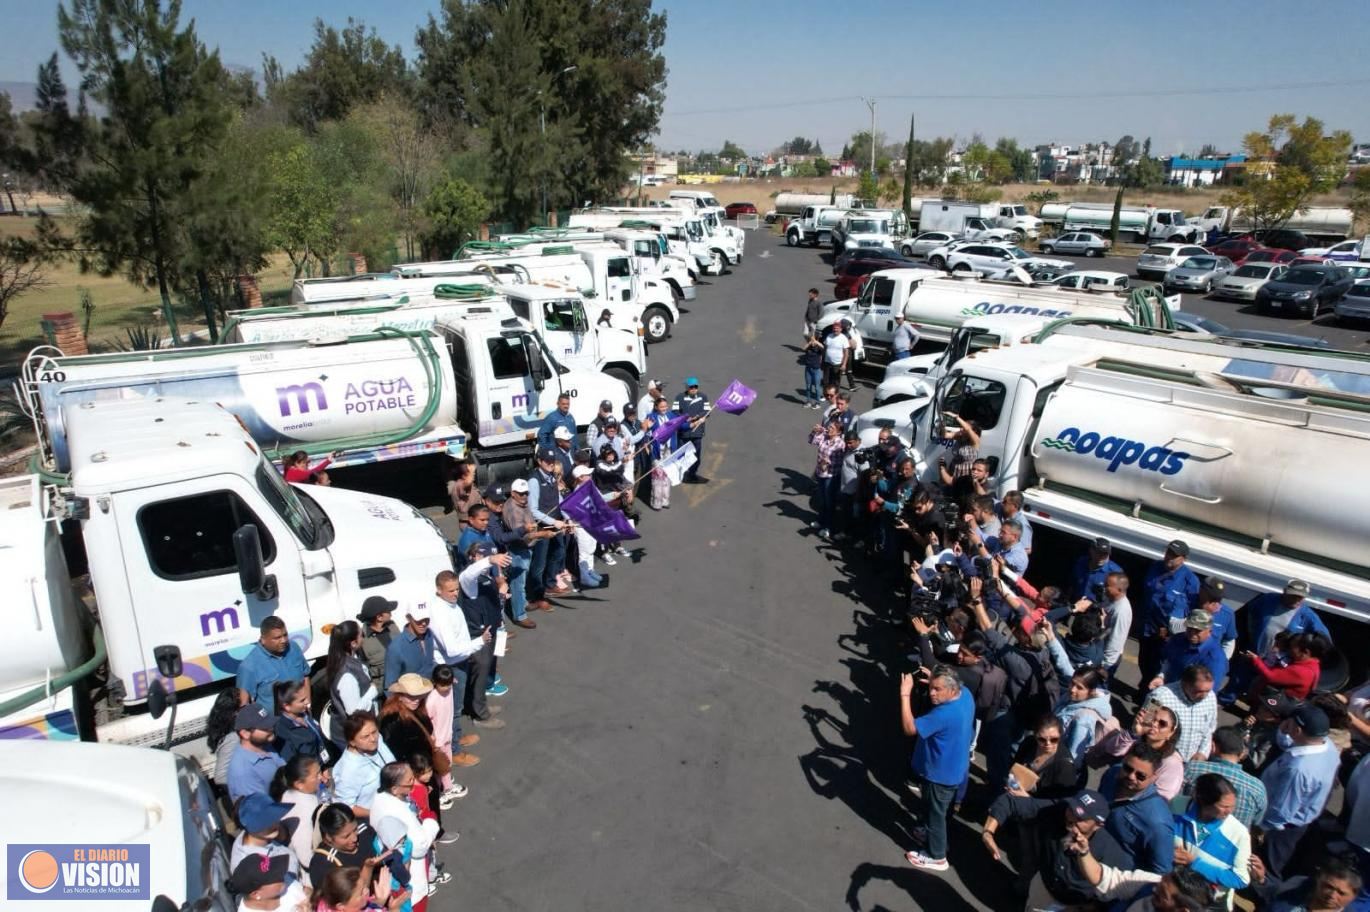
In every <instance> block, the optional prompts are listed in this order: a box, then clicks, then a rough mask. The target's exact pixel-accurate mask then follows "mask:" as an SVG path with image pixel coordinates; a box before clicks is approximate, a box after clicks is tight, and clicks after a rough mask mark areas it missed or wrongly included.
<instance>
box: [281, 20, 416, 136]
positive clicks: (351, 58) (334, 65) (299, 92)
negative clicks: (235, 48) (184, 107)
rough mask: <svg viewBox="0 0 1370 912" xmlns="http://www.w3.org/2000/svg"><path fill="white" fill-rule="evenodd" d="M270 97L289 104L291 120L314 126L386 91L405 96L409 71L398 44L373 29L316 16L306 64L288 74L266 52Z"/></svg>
mask: <svg viewBox="0 0 1370 912" xmlns="http://www.w3.org/2000/svg"><path fill="white" fill-rule="evenodd" d="M262 73H263V76H264V82H265V83H266V97H267V100H268V101H270V102H271V103H273V104H276V105H279V106H281V107H282V108H284V109H285V111H286V113H287V116H288V117H289V118H290V120H291V122H292V123H294V124H296V125H297V126H300V127H303V128H304V129H306V130H309V131H311V132H312V131H314V130H316V129H318V126H319V124H321V123H323V122H324V121H326V120H342V119H343V118H344V117H346V116H347V114H348V112H349V111H351V110H352V109H353V108H354V107H356V106H357V105H361V104H366V103H368V102H373V101H375V100H377V99H378V98H380V97H381V96H383V95H389V96H391V97H392V98H398V97H405V96H407V95H408V94H409V90H410V88H411V74H410V73H409V69H408V66H407V64H406V63H405V60H404V54H403V53H402V52H401V51H400V48H399V46H398V45H394V46H391V45H387V44H386V43H385V42H384V41H383V40H381V37H380V36H379V35H378V34H376V30H375V29H374V28H372V29H371V30H370V31H368V30H367V28H366V26H365V24H363V23H362V22H359V21H357V20H355V19H353V18H352V17H350V16H349V17H348V19H347V25H346V26H345V27H344V28H343V29H342V31H339V30H337V29H335V28H333V27H332V26H331V25H325V24H324V21H323V20H322V19H315V20H314V44H313V45H311V46H310V48H309V54H308V55H307V56H306V57H305V61H304V65H303V66H301V67H300V68H299V69H298V70H296V71H295V72H293V73H290V74H289V75H285V74H284V73H283V72H282V69H281V65H280V63H279V62H278V61H277V60H276V58H274V57H270V56H267V57H263V59H262Z"/></svg>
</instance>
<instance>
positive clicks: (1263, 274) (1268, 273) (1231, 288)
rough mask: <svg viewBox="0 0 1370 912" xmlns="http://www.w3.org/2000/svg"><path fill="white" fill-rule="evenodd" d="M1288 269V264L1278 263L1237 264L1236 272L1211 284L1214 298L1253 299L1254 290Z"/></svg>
mask: <svg viewBox="0 0 1370 912" xmlns="http://www.w3.org/2000/svg"><path fill="white" fill-rule="evenodd" d="M1288 271H1289V267H1288V266H1284V265H1282V264H1280V263H1247V264H1246V265H1244V266H1238V267H1237V270H1236V272H1234V273H1232V274H1231V275H1229V276H1224V277H1223V279H1222V281H1220V282H1218V283H1217V284H1216V285H1214V286H1213V289H1212V294H1213V297H1215V298H1229V299H1231V300H1233V301H1254V300H1256V292H1258V291H1260V290H1261V286H1263V285H1264V284H1265V283H1266V282H1271V281H1274V280H1275V279H1278V278H1280V277H1281V276H1283V275H1284V274H1285V273H1286V272H1288Z"/></svg>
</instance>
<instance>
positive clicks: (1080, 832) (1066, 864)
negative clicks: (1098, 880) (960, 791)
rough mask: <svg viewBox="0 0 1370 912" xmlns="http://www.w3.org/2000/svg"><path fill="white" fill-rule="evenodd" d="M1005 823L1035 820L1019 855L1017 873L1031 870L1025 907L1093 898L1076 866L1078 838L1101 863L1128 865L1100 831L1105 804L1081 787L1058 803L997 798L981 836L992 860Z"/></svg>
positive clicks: (1008, 796)
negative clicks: (1020, 864)
mask: <svg viewBox="0 0 1370 912" xmlns="http://www.w3.org/2000/svg"><path fill="white" fill-rule="evenodd" d="M1010 820H1020V821H1027V820H1032V821H1036V822H1037V826H1035V827H1033V828H1032V832H1031V834H1030V835H1029V836H1027V840H1028V843H1027V845H1025V846H1024V851H1023V869H1024V870H1032V869H1034V868H1035V869H1036V871H1037V873H1036V875H1035V876H1034V877H1033V878H1032V884H1031V886H1030V887H1029V888H1028V903H1027V908H1029V909H1047V908H1053V907H1054V906H1056V905H1059V906H1067V907H1069V906H1079V905H1088V904H1090V903H1093V902H1095V901H1096V900H1097V899H1098V894H1097V893H1096V892H1095V890H1094V884H1093V883H1092V882H1091V881H1090V880H1088V879H1087V878H1086V877H1085V876H1084V874H1083V873H1082V872H1081V871H1080V867H1079V865H1078V864H1077V863H1076V858H1077V856H1078V855H1080V854H1081V853H1080V850H1079V848H1080V845H1081V841H1082V840H1083V841H1084V842H1085V843H1087V844H1088V846H1089V854H1091V855H1092V856H1093V857H1094V858H1097V859H1098V860H1099V861H1100V862H1102V863H1103V864H1106V865H1110V866H1112V867H1121V868H1124V869H1130V867H1131V863H1132V858H1131V856H1129V855H1128V854H1127V853H1126V852H1124V851H1123V848H1122V846H1120V845H1118V841H1117V840H1116V839H1114V838H1113V836H1112V835H1110V834H1109V832H1108V830H1106V829H1104V822H1105V821H1107V820H1108V800H1107V799H1105V798H1104V796H1103V795H1101V794H1099V793H1098V792H1095V791H1091V790H1089V789H1085V790H1083V791H1081V792H1079V793H1078V794H1076V795H1075V796H1074V797H1073V798H1067V799H1066V800H1064V801H1050V800H1047V799H1043V798H1020V797H1018V796H1017V795H1011V794H1008V793H1005V794H1003V795H1000V796H999V797H998V798H996V799H995V800H994V804H992V805H990V809H989V817H988V819H986V820H985V831H984V834H983V835H982V836H981V839H982V841H983V842H984V844H985V848H986V849H987V850H988V851H989V853H990V856H991V857H993V858H994V860H995V861H999V860H1000V858H1001V853H1000V851H999V845H998V843H997V842H995V838H994V836H995V833H997V832H998V831H999V827H1001V826H1003V825H1004V824H1005V823H1007V822H1008V821H1010Z"/></svg>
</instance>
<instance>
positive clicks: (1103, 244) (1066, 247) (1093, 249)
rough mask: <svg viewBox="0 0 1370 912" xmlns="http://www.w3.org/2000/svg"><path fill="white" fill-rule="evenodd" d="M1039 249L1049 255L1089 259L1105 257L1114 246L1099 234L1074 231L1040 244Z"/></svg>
mask: <svg viewBox="0 0 1370 912" xmlns="http://www.w3.org/2000/svg"><path fill="white" fill-rule="evenodd" d="M1037 246H1038V247H1040V248H1042V250H1044V251H1045V252H1047V253H1074V254H1080V255H1082V256H1087V257H1096V256H1103V255H1104V254H1106V253H1108V248H1110V247H1112V246H1113V243H1112V242H1111V241H1107V240H1105V239H1103V238H1101V237H1099V236H1098V235H1097V234H1090V233H1089V232H1088V231H1072V232H1070V233H1069V234H1063V235H1061V236H1060V237H1057V238H1051V239H1050V240H1045V241H1042V242H1040V243H1039V244H1038V245H1037Z"/></svg>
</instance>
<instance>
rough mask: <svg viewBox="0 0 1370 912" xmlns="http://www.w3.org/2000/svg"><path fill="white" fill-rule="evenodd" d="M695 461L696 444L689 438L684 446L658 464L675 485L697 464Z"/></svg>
mask: <svg viewBox="0 0 1370 912" xmlns="http://www.w3.org/2000/svg"><path fill="white" fill-rule="evenodd" d="M695 461H696V458H695V445H694V443H693V442H692V441H689V440H687V441H685V445H684V446H682V447H681V448H680V449H678V450H676V451H675V452H674V453H672V454H671V455H669V456H667V457H666V458H665V459H663V460H661V462H660V463H658V465H659V466H660V467H661V470H662V471H663V472H665V473H666V477H667V478H669V479H670V481H671V484H672V485H673V486H674V485H678V484H680V482H681V481H682V480H684V478H685V472H686V471H687V470H688V469H689V468H690V466H692V465H694V464H695Z"/></svg>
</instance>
